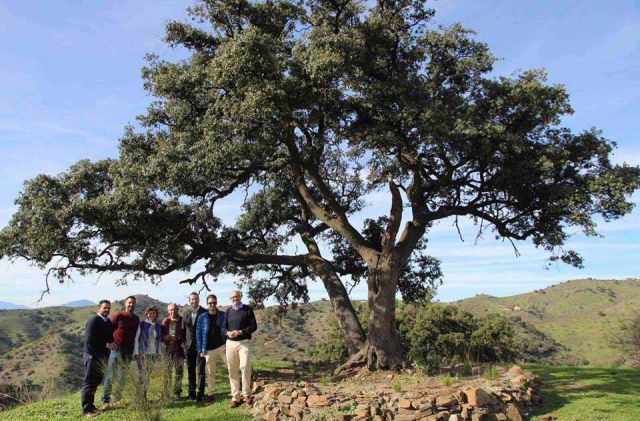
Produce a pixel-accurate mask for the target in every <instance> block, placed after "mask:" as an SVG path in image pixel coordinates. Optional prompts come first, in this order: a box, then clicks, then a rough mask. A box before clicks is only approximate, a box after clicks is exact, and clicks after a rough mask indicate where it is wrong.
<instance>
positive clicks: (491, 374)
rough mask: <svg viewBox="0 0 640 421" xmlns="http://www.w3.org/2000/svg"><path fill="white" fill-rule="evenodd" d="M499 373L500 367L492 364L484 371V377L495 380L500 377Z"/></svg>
mask: <svg viewBox="0 0 640 421" xmlns="http://www.w3.org/2000/svg"><path fill="white" fill-rule="evenodd" d="M498 375H499V373H498V369H497V368H496V367H495V366H490V367H489V368H488V369H486V370H485V371H484V373H482V377H484V379H485V380H495V379H497V378H498Z"/></svg>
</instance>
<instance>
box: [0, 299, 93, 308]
mask: <svg viewBox="0 0 640 421" xmlns="http://www.w3.org/2000/svg"><path fill="white" fill-rule="evenodd" d="M95 305H97V304H96V303H94V302H93V301H91V300H75V301H69V302H68V303H65V304H60V307H74V308H75V307H89V306H95ZM29 308H30V307H28V306H23V305H22V304H15V303H10V302H8V301H0V310H28V309H29Z"/></svg>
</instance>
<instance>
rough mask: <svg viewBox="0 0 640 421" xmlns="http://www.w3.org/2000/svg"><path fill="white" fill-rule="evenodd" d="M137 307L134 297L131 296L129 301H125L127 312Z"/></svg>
mask: <svg viewBox="0 0 640 421" xmlns="http://www.w3.org/2000/svg"><path fill="white" fill-rule="evenodd" d="M135 308H136V300H135V299H134V298H129V299H128V300H127V301H125V302H124V310H125V311H126V312H127V313H132V312H133V310H134V309H135Z"/></svg>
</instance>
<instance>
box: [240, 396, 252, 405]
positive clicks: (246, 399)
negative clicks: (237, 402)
mask: <svg viewBox="0 0 640 421" xmlns="http://www.w3.org/2000/svg"><path fill="white" fill-rule="evenodd" d="M242 401H243V402H244V403H246V404H247V405H251V404H252V403H253V396H245V397H244V398H242Z"/></svg>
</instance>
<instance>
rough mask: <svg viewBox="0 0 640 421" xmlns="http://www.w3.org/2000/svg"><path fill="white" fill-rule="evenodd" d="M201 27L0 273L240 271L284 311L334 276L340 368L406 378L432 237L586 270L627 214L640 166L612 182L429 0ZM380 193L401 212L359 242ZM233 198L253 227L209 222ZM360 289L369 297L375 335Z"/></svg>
mask: <svg viewBox="0 0 640 421" xmlns="http://www.w3.org/2000/svg"><path fill="white" fill-rule="evenodd" d="M190 14H191V16H192V17H193V21H192V22H188V23H183V22H169V23H168V24H167V27H166V41H167V42H168V44H169V45H171V46H173V47H179V48H184V49H186V50H188V51H189V56H188V58H186V59H184V60H181V61H178V62H175V63H174V62H167V61H163V60H161V59H160V58H159V57H157V56H153V55H150V56H149V57H148V65H147V66H146V67H145V68H144V69H143V72H142V73H143V78H144V83H145V87H146V89H147V90H148V91H149V92H150V93H151V94H152V95H153V97H154V98H155V100H154V101H153V102H152V103H151V105H150V106H149V108H148V111H147V112H146V114H144V115H142V116H140V117H139V122H140V128H139V129H134V128H131V127H130V128H127V129H126V130H125V133H124V135H123V137H122V138H121V139H120V144H119V145H120V151H119V157H118V158H117V159H107V160H102V161H98V162H89V161H80V162H78V163H76V164H75V165H73V166H72V167H71V168H70V169H69V170H68V171H66V172H64V173H62V174H59V175H57V176H49V175H41V176H38V177H36V178H34V179H32V180H29V181H27V182H26V183H25V186H24V190H23V192H22V193H21V195H20V196H19V197H18V199H17V204H18V211H17V212H16V213H15V215H14V216H13V218H12V219H11V221H10V223H9V225H8V226H7V227H5V228H4V230H3V231H2V232H1V234H0V255H2V256H5V257H8V258H25V259H28V260H30V261H31V262H33V263H34V264H36V265H39V266H41V267H42V268H43V269H47V270H48V271H49V274H50V275H54V276H57V277H58V278H59V279H60V280H61V281H64V280H65V279H67V278H68V276H70V274H71V273H74V271H75V272H79V273H81V274H85V273H90V272H98V273H100V272H106V271H116V272H121V273H122V274H123V277H124V278H127V277H147V278H148V279H150V280H151V281H155V280H157V279H158V277H161V276H163V275H165V274H168V273H171V272H174V271H189V270H192V269H193V268H200V270H199V271H198V273H196V274H195V275H194V276H192V277H190V278H189V279H186V280H185V281H187V282H191V283H194V282H205V283H206V282H207V280H209V279H215V278H216V277H217V276H219V275H220V274H223V273H226V274H233V275H237V276H239V278H240V279H242V280H243V282H245V283H246V285H248V288H249V289H250V291H251V294H253V296H254V297H257V298H259V297H265V296H269V295H271V296H275V297H276V299H277V300H279V301H280V302H288V301H289V300H304V299H306V298H307V295H308V293H307V282H308V281H310V280H312V279H314V278H319V279H320V280H321V281H322V283H323V284H324V287H325V288H326V290H327V293H328V295H329V297H330V299H331V302H332V305H333V309H334V311H335V313H336V316H337V319H338V323H339V325H340V328H341V329H342V331H343V332H344V334H345V337H346V339H347V343H348V347H349V351H350V353H351V355H352V356H351V359H350V360H349V361H348V363H347V366H346V367H349V366H355V365H362V364H366V365H368V366H369V367H370V368H372V369H373V368H397V367H399V366H402V365H404V364H405V362H406V356H405V354H404V352H403V350H402V348H401V345H400V342H399V340H398V335H397V332H396V327H395V326H396V321H395V305H396V304H395V298H396V294H397V293H398V292H400V293H401V294H403V295H405V298H406V299H409V300H412V299H424V298H428V297H429V296H430V294H433V289H434V288H435V287H436V286H437V285H438V283H439V279H440V277H441V273H440V270H439V265H438V261H437V260H436V259H433V258H431V257H428V256H426V255H424V253H423V251H424V250H423V249H424V247H425V245H426V240H427V237H428V235H427V234H428V229H429V227H430V226H431V224H432V223H434V222H436V221H440V220H444V219H448V220H450V221H452V222H454V223H455V224H457V222H458V220H459V218H463V217H465V218H471V219H472V220H473V221H474V222H475V223H476V224H477V227H478V230H479V232H484V231H487V230H490V231H492V232H493V233H494V234H495V237H496V238H500V239H507V240H510V241H517V240H531V241H532V242H533V244H535V245H536V246H538V247H542V248H544V249H546V250H548V251H549V253H550V256H551V259H552V260H557V259H560V260H562V261H564V262H566V263H569V264H572V265H575V266H580V265H581V259H580V256H578V255H577V254H576V253H575V252H573V251H570V250H565V249H564V248H563V244H564V242H565V240H566V239H567V236H568V234H567V228H569V227H572V226H575V227H579V228H581V229H582V230H583V231H584V232H585V233H586V234H590V235H593V234H595V233H596V226H595V223H594V221H593V219H592V217H593V216H594V215H600V216H602V217H603V218H604V220H610V219H614V218H617V217H620V216H622V215H624V214H626V213H628V212H629V211H630V210H631V208H632V204H631V203H630V202H629V201H628V200H627V197H628V196H629V195H630V194H631V193H632V192H633V191H635V190H636V189H637V188H638V185H639V179H640V172H639V169H638V168H637V167H629V166H626V165H622V166H620V165H613V164H611V162H610V160H609V156H610V153H611V151H612V147H613V143H612V142H610V141H608V140H606V139H605V138H603V137H602V135H601V133H600V132H599V131H597V130H595V129H591V130H587V131H584V132H581V133H572V132H571V131H570V130H569V129H566V128H564V127H562V126H561V125H560V120H561V117H562V116H563V115H566V114H568V113H571V112H572V109H571V107H570V105H569V102H568V96H567V93H566V91H565V89H564V88H563V87H562V86H559V85H549V84H547V82H546V79H545V74H544V72H543V71H540V70H531V71H524V72H522V73H520V74H517V75H514V76H513V77H510V78H507V77H493V76H491V75H490V72H491V70H492V65H493V63H494V61H495V58H494V56H492V55H491V53H490V52H489V50H488V48H487V46H486V45H485V44H483V43H481V42H478V41H476V40H475V39H474V34H473V32H472V31H470V30H468V29H465V28H463V27H462V26H460V25H453V26H451V27H446V28H445V27H436V26H435V25H433V24H432V23H431V19H432V17H433V10H431V9H429V8H428V7H426V6H425V2H424V1H421V0H413V1H410V0H400V1H395V0H389V1H386V0H385V1H383V0H379V1H377V2H376V3H375V4H371V5H370V3H365V2H358V1H350V0H332V1H327V0H319V1H313V0H311V1H307V2H293V1H287V0H283V1H266V2H260V3H256V2H249V1H245V0H204V1H201V2H199V3H197V4H196V5H195V6H194V7H193V8H191V9H190ZM374 192H375V193H376V194H378V195H379V194H387V195H388V198H389V199H388V202H389V211H388V213H387V214H386V215H379V216H378V217H375V218H374V219H368V220H366V222H365V223H364V224H363V223H362V222H359V221H362V219H363V217H364V216H363V214H362V211H363V209H364V207H365V198H366V195H367V194H370V193H374ZM234 193H238V194H237V195H236V196H234V197H237V196H238V195H240V194H243V195H244V196H245V199H244V202H243V205H242V209H241V215H240V216H239V218H238V219H237V220H236V221H235V223H234V224H232V225H229V224H223V223H222V221H221V219H220V218H219V215H220V212H223V211H218V209H217V208H216V204H217V203H219V201H220V200H222V199H223V198H225V197H228V196H229V195H231V194H234ZM367 216H369V215H367ZM194 265H195V266H194ZM191 273H193V272H191ZM347 281H348V282H351V283H357V282H362V283H366V287H367V290H368V298H367V299H368V307H369V310H370V313H369V314H370V316H369V318H368V321H367V324H368V326H367V333H366V334H365V330H364V329H363V328H362V326H361V324H360V323H359V321H358V319H357V317H356V314H355V312H354V309H353V306H352V304H351V302H350V299H349V294H348V290H347V287H346V286H345V284H346V282H347Z"/></svg>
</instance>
